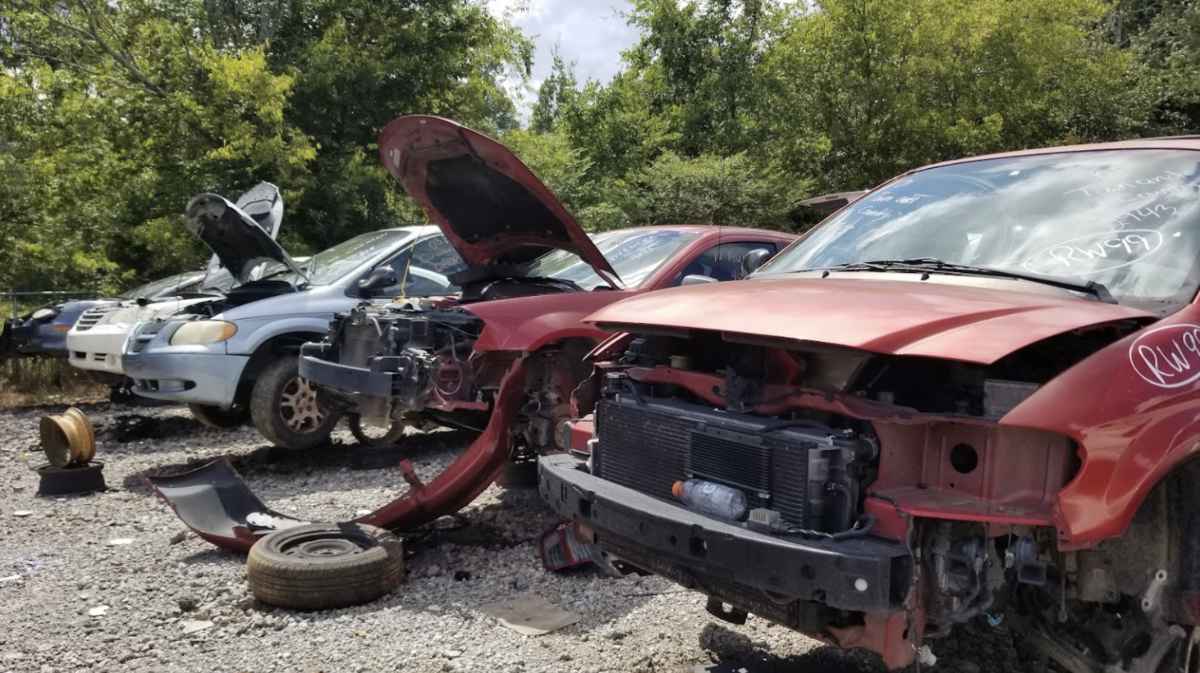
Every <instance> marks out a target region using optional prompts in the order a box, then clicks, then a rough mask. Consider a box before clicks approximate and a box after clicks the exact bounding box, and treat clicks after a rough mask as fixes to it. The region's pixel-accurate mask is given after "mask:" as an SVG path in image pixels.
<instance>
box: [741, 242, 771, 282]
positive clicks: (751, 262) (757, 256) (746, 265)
mask: <svg viewBox="0 0 1200 673" xmlns="http://www.w3.org/2000/svg"><path fill="white" fill-rule="evenodd" d="M768 259H771V251H770V250H767V249H766V248H758V249H756V250H751V251H750V252H748V253H746V254H744V255H742V275H740V276H738V278H745V277H746V276H749V275H750V274H752V273H754V272H755V271H756V270H757V269H758V267H760V266H762V265H763V264H765V263H766V261H767V260H768Z"/></svg>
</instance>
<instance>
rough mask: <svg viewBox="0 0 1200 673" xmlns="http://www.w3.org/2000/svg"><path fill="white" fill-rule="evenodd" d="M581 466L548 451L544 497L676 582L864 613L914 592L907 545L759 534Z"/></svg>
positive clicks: (541, 471)
mask: <svg viewBox="0 0 1200 673" xmlns="http://www.w3.org/2000/svg"><path fill="white" fill-rule="evenodd" d="M580 467H581V463H580V462H579V461H578V459H576V458H574V457H572V456H569V455H554V456H546V457H543V458H542V459H541V460H540V461H539V463H538V481H539V487H540V489H541V493H542V497H543V498H544V499H545V500H546V502H547V503H549V504H550V506H551V507H553V508H554V509H555V510H556V511H557V512H558V513H559V514H560V515H562V516H564V517H567V518H573V519H579V520H581V521H584V522H586V523H587V524H588V525H589V526H590V527H591V528H592V529H593V530H595V531H596V535H597V540H598V542H599V543H600V545H601V547H607V548H609V549H610V551H612V552H614V553H617V554H621V552H622V551H623V550H628V549H630V545H632V548H633V549H632V550H633V551H635V552H636V555H637V556H638V557H642V558H646V559H653V561H654V563H653V564H652V565H653V566H654V567H651V568H647V569H648V570H655V571H662V570H663V569H664V568H667V567H669V568H670V574H671V575H673V577H672V579H676V580H678V579H679V576H681V575H686V576H687V577H691V578H696V579H697V582H695V583H696V584H699V585H701V586H704V587H707V586H710V585H712V586H718V585H722V586H729V585H734V586H738V587H741V588H744V589H750V590H757V591H759V592H769V594H771V595H774V596H778V597H780V598H785V599H796V600H802V601H813V602H816V603H820V604H823V605H826V606H829V607H831V608H836V609H841V610H852V611H863V612H887V611H892V610H897V609H899V608H900V607H901V603H902V602H903V600H904V597H905V595H906V594H907V593H908V586H909V583H910V581H911V577H912V565H911V558H910V556H909V554H908V551H907V549H906V548H905V547H904V545H901V544H897V543H894V542H889V541H886V540H883V539H880V538H875V537H869V536H867V537H862V538H855V539H850V540H842V541H828V540H810V539H804V538H800V537H796V536H779V535H767V534H763V533H758V532H755V531H751V530H748V529H746V528H743V527H741V526H738V525H734V524H731V523H727V522H724V521H719V520H717V519H713V518H710V517H706V516H703V515H701V514H697V513H696V512H693V511H691V510H688V509H685V508H683V507H680V506H678V505H675V504H673V503H669V502H665V501H662V500H659V499H657V498H653V497H651V496H648V495H645V494H643V493H640V492H638V491H635V490H633V489H630V488H626V487H624V486H620V485H618V484H614V483H612V482H609V481H605V480H603V479H600V478H598V477H595V476H592V475H591V474H589V473H588V472H586V471H585V470H583V469H580ZM606 538H607V539H612V540H613V544H611V545H610V544H608V543H607V542H606ZM631 561H633V562H634V563H637V559H631ZM860 580H861V581H860ZM864 582H865V584H864Z"/></svg>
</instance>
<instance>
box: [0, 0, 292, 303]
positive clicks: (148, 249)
mask: <svg viewBox="0 0 1200 673" xmlns="http://www.w3.org/2000/svg"><path fill="white" fill-rule="evenodd" d="M186 19H187V15H186V14H179V13H174V12H169V11H162V8H161V7H159V6H158V5H157V4H151V3H147V2H140V1H138V0H133V1H131V2H123V3H121V4H120V5H119V6H117V5H110V4H109V3H105V2H102V1H96V0H77V1H76V2H71V3H57V2H49V1H46V0H38V1H35V2H21V3H18V5H17V7H16V11H15V12H13V13H12V14H11V15H10V16H9V17H8V21H7V23H6V30H5V31H4V32H3V39H2V41H0V60H2V61H3V63H4V65H5V70H4V72H3V73H2V74H0V101H2V102H0V109H2V110H3V112H0V137H3V138H5V139H6V142H7V143H8V151H7V152H5V153H4V157H3V159H0V170H3V174H4V175H5V177H6V178H7V179H6V180H5V181H4V182H5V184H4V187H3V188H0V189H2V190H3V192H2V193H3V196H2V197H0V217H2V218H3V222H4V225H3V226H4V228H5V229H6V233H5V234H3V235H2V236H3V243H4V245H3V250H0V285H21V286H35V287H39V286H60V287H61V286H78V285H81V284H82V285H96V284H100V285H101V286H102V287H103V288H104V289H108V290H112V289H115V288H116V287H117V286H120V285H123V284H125V283H126V282H128V281H129V280H131V279H132V278H134V277H135V276H141V277H143V278H144V277H146V276H150V275H156V274H158V275H161V274H163V273H167V272H173V271H178V270H179V267H178V264H181V263H182V264H197V263H198V262H199V261H200V259H202V257H203V256H202V255H201V254H200V252H199V250H200V248H199V246H198V244H196V243H195V242H193V241H190V240H188V238H187V237H186V235H185V234H184V233H183V231H182V229H181V228H180V227H178V226H177V224H178V218H179V214H180V213H181V211H182V209H183V206H184V205H185V204H186V203H187V199H188V198H189V197H190V196H191V195H192V194H194V193H196V192H198V191H202V190H205V189H217V190H221V191H229V190H230V189H232V188H234V187H236V186H246V185H248V184H250V183H251V182H252V181H255V180H256V179H259V178H262V177H265V178H269V179H274V180H276V181H278V182H280V183H281V184H283V185H285V186H286V185H287V184H289V183H290V182H292V181H293V180H295V179H297V178H298V177H299V176H301V175H302V174H303V171H304V169H305V165H306V164H307V162H309V161H310V160H311V159H312V158H313V156H314V154H313V148H312V146H311V144H310V143H309V141H308V139H307V137H305V136H304V135H303V134H302V133H299V132H298V131H297V130H296V129H295V128H294V127H293V126H291V125H289V124H288V123H287V122H286V121H285V120H284V118H283V110H284V104H285V102H286V99H287V96H288V95H289V93H290V91H291V88H292V85H293V79H292V78H291V77H290V76H288V75H278V74H274V73H272V72H270V70H269V69H268V68H267V61H266V57H265V54H264V52H263V51H262V50H261V49H245V50H241V51H237V52H221V51H218V50H217V49H215V48H214V47H213V46H212V45H211V44H210V43H208V42H205V41H199V42H197V41H195V40H193V39H191V35H190V33H189V32H188V23H187V20H186ZM35 120H36V121H35Z"/></svg>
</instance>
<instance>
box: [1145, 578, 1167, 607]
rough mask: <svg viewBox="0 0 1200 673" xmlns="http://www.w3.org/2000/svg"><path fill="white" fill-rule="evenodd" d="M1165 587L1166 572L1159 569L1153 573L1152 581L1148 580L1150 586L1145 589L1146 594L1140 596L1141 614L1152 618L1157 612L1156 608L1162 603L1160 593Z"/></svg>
mask: <svg viewBox="0 0 1200 673" xmlns="http://www.w3.org/2000/svg"><path fill="white" fill-rule="evenodd" d="M1166 586H1167V571H1166V570H1162V569H1160V570H1158V571H1157V572H1155V573H1154V579H1152V580H1150V586H1148V587H1146V592H1145V593H1144V594H1142V612H1144V613H1146V614H1147V615H1149V616H1153V614H1154V613H1155V612H1157V611H1158V606H1159V604H1160V603H1161V602H1162V592H1163V589H1164V588H1166Z"/></svg>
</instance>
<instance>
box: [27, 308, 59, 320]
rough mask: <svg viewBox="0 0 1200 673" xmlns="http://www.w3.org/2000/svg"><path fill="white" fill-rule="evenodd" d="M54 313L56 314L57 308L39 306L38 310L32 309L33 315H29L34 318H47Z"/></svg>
mask: <svg viewBox="0 0 1200 673" xmlns="http://www.w3.org/2000/svg"><path fill="white" fill-rule="evenodd" d="M56 315H58V309H57V308H39V309H38V310H36V311H34V312H33V315H32V316H30V317H31V318H33V319H34V320H49V319H51V318H53V317H54V316H56Z"/></svg>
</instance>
